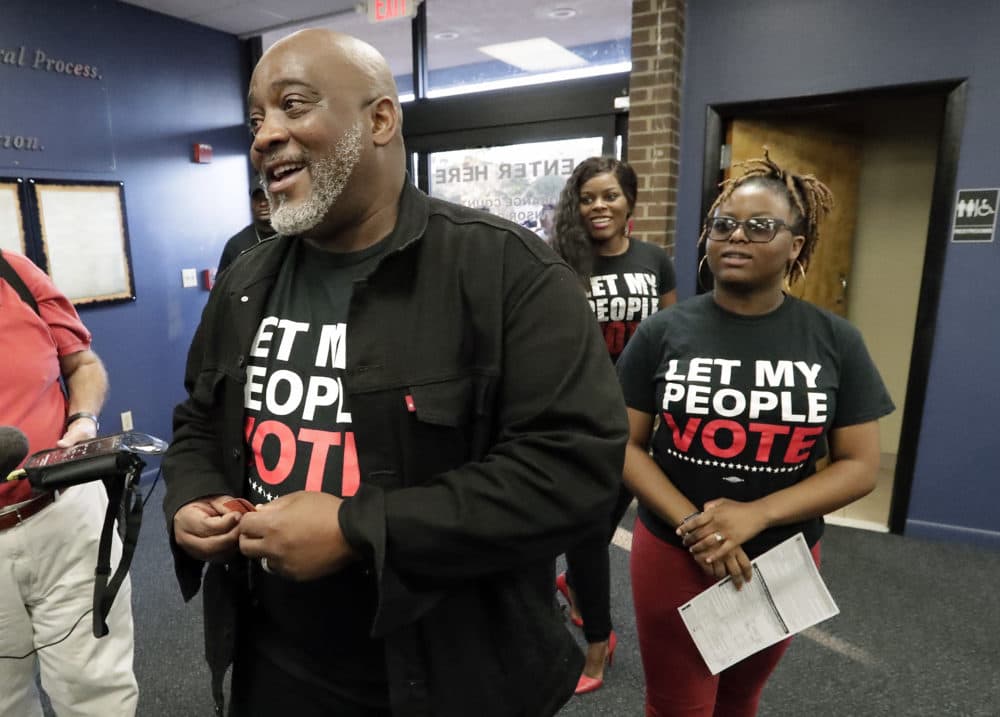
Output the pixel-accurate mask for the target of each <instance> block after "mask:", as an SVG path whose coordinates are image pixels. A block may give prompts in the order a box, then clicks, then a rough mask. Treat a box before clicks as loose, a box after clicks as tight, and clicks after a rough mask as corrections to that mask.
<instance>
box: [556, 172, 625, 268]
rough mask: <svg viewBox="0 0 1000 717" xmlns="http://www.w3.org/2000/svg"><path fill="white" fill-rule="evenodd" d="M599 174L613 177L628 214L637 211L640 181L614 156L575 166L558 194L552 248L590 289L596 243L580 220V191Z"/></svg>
mask: <svg viewBox="0 0 1000 717" xmlns="http://www.w3.org/2000/svg"><path fill="white" fill-rule="evenodd" d="M599 174H613V175H614V176H615V179H616V180H618V185H619V186H620V187H621V188H622V194H624V195H625V200H626V201H627V202H628V207H629V214H631V213H632V212H633V211H634V210H635V201H636V197H637V196H638V193H639V179H638V177H636V174H635V170H634V169H632V167H630V166H629V165H628V163H626V162H622V161H620V160H617V159H615V158H614V157H590V158H588V159H585V160H583V161H582V162H580V164H578V165H576V168H575V169H574V170H573V173H572V174H571V175H570V176H569V179H567V180H566V184H565V186H563V188H562V192H561V193H560V194H559V204H558V206H557V207H556V224H555V237H554V238H553V240H552V247H553V248H554V249H555V250H556V252H557V253H558V254H559V256H561V257H562V258H563V261H565V262H566V263H567V264H569V266H570V268H571V269H573V271H575V272H576V273H577V275H578V276H579V277H580V279H581V280H582V281H584V283H585V284H586V285H588V286H589V281H588V280H589V279H590V273H591V271H592V269H593V266H594V243H593V242H592V241H591V240H590V234H589V233H588V232H587V229H586V227H585V226H584V224H583V219H581V217H580V189H581V188H582V187H583V185H584V184H586V183H587V182H589V181H590V180H591V179H593V178H594V177H596V176H597V175H599Z"/></svg>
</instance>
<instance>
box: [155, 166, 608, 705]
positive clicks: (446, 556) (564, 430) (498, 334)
mask: <svg viewBox="0 0 1000 717" xmlns="http://www.w3.org/2000/svg"><path fill="white" fill-rule="evenodd" d="M292 241H296V240H295V239H288V238H278V239H273V240H270V241H265V242H263V243H261V244H260V245H258V246H257V247H255V248H253V249H252V250H250V251H248V252H246V253H244V254H243V255H242V256H240V257H239V259H238V260H237V261H236V263H235V264H234V265H233V266H232V267H231V269H230V270H229V271H227V272H225V273H224V274H222V275H220V280H219V283H218V284H217V285H216V287H215V289H214V290H213V292H212V294H211V295H210V297H209V300H208V304H207V306H206V307H205V311H204V314H203V316H202V321H201V324H200V325H199V327H198V330H197V331H196V333H195V336H194V340H193V342H192V345H191V351H190V355H189V358H188V365H187V371H186V376H185V385H186V387H187V390H188V393H189V398H188V400H187V401H185V402H184V403H182V404H180V405H179V406H178V407H177V409H176V411H175V415H174V439H173V443H172V445H171V447H170V450H169V452H168V455H167V457H166V459H165V461H164V465H163V468H164V475H165V478H166V484H167V493H166V497H165V499H164V510H165V513H166V518H167V525H168V526H171V525H172V520H173V515H174V513H175V512H176V511H177V510H178V508H180V507H181V506H182V505H184V504H185V503H187V502H189V501H191V500H195V499H197V498H200V497H203V496H206V495H213V494H224V493H228V494H232V495H242V494H243V491H244V482H245V475H244V464H245V458H244V439H243V434H242V430H243V429H242V426H243V385H244V381H245V373H244V369H245V364H246V361H245V355H246V353H247V351H248V350H249V347H250V344H251V341H252V339H253V337H254V333H255V331H256V329H257V326H258V323H259V321H260V319H261V318H262V313H263V311H264V308H265V305H266V302H267V298H268V294H269V293H270V290H271V288H272V286H273V284H274V281H275V278H276V276H277V274H278V271H279V268H280V266H281V263H282V259H283V258H284V256H285V253H286V251H287V247H288V246H289V245H290V242H292ZM387 241H388V242H389V245H388V246H389V248H388V249H387V250H386V252H385V253H384V254H383V256H382V258H381V260H380V262H379V265H378V266H377V268H376V269H375V270H374V271H373V272H372V274H371V275H370V276H369V277H368V278H367V279H366V280H363V281H359V282H356V284H355V289H354V294H353V297H352V299H351V305H350V313H349V318H348V322H347V325H348V343H347V345H348V355H347V369H346V373H345V376H346V378H345V390H346V392H347V394H348V397H349V404H348V405H349V406H350V409H351V414H352V423H353V428H354V431H355V435H356V436H357V437H358V438H357V446H358V451H359V455H358V460H359V464H360V468H361V475H362V484H361V489H360V490H359V492H358V493H357V494H356V495H355V496H353V497H351V498H348V499H347V500H346V502H345V503H344V505H343V507H342V508H341V511H340V520H341V526H342V529H343V531H344V534H345V536H346V537H347V539H348V541H349V542H350V543H351V544H352V546H354V547H355V549H357V550H359V551H360V552H361V553H362V554H363V555H365V556H366V559H367V561H368V564H369V567H370V569H372V570H374V571H375V574H376V578H377V582H378V589H379V604H378V607H377V614H376V618H375V622H374V624H373V626H372V634H373V635H374V636H376V637H384V638H385V643H386V662H387V669H388V675H389V687H390V700H391V703H392V708H393V714H394V715H396V716H397V717H402V716H406V717H410V716H414V717H415V716H420V717H468V715H471V714H476V715H477V717H515V716H516V717H543V716H547V715H552V714H554V713H555V712H556V711H557V710H558V709H559V707H560V706H561V705H562V704H563V703H564V702H565V701H566V700H567V699H568V698H569V697H570V695H571V694H572V691H573V688H574V686H575V684H576V680H577V678H578V677H579V674H580V670H581V668H582V656H581V655H580V652H579V650H578V649H577V647H576V645H575V643H574V641H573V640H572V638H571V636H570V635H569V633H568V631H567V630H566V629H565V626H564V624H563V621H562V619H561V615H560V614H559V612H558V611H557V609H556V607H555V602H554V599H553V586H552V580H553V577H554V568H553V560H554V558H555V556H556V555H558V554H559V553H561V552H564V551H565V550H566V549H567V548H569V547H570V546H571V545H572V544H573V543H574V542H575V541H576V540H578V539H579V537H580V536H581V535H583V534H584V533H585V532H586V530H587V529H588V527H590V526H593V525H594V524H595V522H596V523H600V522H602V521H606V520H607V513H608V512H609V510H610V507H611V503H612V501H613V498H614V496H615V494H616V492H617V485H618V481H619V480H620V476H621V469H622V464H623V460H624V446H625V440H626V436H627V431H628V428H627V419H626V416H625V409H624V403H623V401H622V398H621V393H620V389H619V387H618V383H617V381H616V378H615V375H614V372H613V369H612V366H611V362H610V360H609V359H608V355H607V349H606V347H605V345H604V342H603V341H602V339H601V337H600V335H599V332H598V330H597V325H596V322H595V321H594V318H593V315H592V313H591V311H590V309H589V307H588V306H587V302H586V300H585V298H584V295H583V292H582V290H581V287H580V285H579V283H578V281H577V279H576V278H575V276H574V274H573V273H572V272H571V271H570V270H569V269H568V268H567V267H566V266H565V265H564V264H563V263H562V262H561V261H560V260H559V259H558V258H557V257H556V256H555V255H554V254H553V253H552V252H551V250H549V249H548V247H546V246H544V245H543V243H542V242H541V241H539V240H538V238H537V237H536V236H535V235H533V234H532V233H531V232H528V231H527V230H522V229H521V228H519V227H516V226H515V225H513V224H511V223H509V222H506V221H505V220H502V219H498V218H496V217H492V216H490V215H487V214H483V213H481V212H475V211H472V210H468V209H464V208H462V207H458V206H455V205H452V204H448V203H445V202H441V201H438V200H435V199H431V198H428V197H427V196H426V195H424V194H423V193H421V192H420V191H418V190H416V189H415V188H413V187H412V186H410V185H409V184H407V186H406V188H405V189H404V190H403V193H402V196H401V199H400V206H399V218H398V220H397V224H396V227H395V229H394V230H393V232H392V234H391V235H390V236H389V238H388V240H387ZM407 395H409V396H410V397H412V404H413V406H414V407H415V409H416V410H415V412H411V411H409V410H408V408H407V403H406V400H405V397H406V396H407ZM174 557H175V568H176V572H177V577H178V580H179V581H180V585H181V590H182V591H183V594H184V597H185V599H190V598H191V597H192V596H193V595H194V594H195V593H196V592H197V591H198V588H199V583H200V580H201V573H202V567H203V566H202V564H201V563H200V562H198V561H196V560H194V559H192V558H191V557H189V556H188V555H186V554H185V553H184V552H183V551H180V550H178V549H176V546H175V550H174ZM245 570H246V567H245V564H243V561H236V562H234V563H232V564H230V565H227V566H216V565H213V566H211V567H209V569H208V571H207V572H206V575H205V585H204V594H205V627H206V650H207V657H208V660H209V663H210V664H211V666H212V669H213V674H214V676H215V677H216V690H217V697H218V696H221V688H220V686H221V675H222V673H223V672H224V671H225V668H226V666H227V665H228V664H229V661H230V660H231V657H232V640H233V635H234V630H235V621H234V618H233V605H234V602H233V601H234V600H238V599H239V593H240V587H239V586H241V585H245V578H244V576H243V575H242V573H243V572H244V571H245Z"/></svg>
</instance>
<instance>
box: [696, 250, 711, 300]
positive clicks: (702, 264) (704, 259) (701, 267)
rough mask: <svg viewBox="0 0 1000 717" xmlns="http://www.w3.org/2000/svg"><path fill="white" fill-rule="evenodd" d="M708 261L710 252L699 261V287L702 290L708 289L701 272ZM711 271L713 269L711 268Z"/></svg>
mask: <svg viewBox="0 0 1000 717" xmlns="http://www.w3.org/2000/svg"><path fill="white" fill-rule="evenodd" d="M706 261H708V254H705V255H704V256H702V257H701V261H699V262H698V288H699V289H701V290H702V291H707V289H706V287H705V283H704V282H703V281H702V280H701V272H702V270H703V269H704V268H705V262H706ZM709 271H711V269H709Z"/></svg>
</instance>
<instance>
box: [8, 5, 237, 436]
mask: <svg viewBox="0 0 1000 717" xmlns="http://www.w3.org/2000/svg"><path fill="white" fill-rule="evenodd" d="M0 16H2V20H0V48H7V47H12V46H21V45H26V46H27V47H28V48H29V52H30V51H31V50H32V49H35V48H36V47H43V48H46V49H47V50H49V51H50V52H53V53H56V52H58V53H62V54H64V55H65V56H67V57H71V58H79V59H80V61H86V62H91V61H92V62H94V63H99V66H100V70H101V74H102V80H101V81H100V82H99V83H98V85H99V86H101V87H103V88H104V91H105V92H106V96H107V100H106V111H105V115H106V116H109V117H110V127H111V129H110V139H111V143H112V147H111V151H113V157H112V158H113V164H112V165H110V166H105V167H103V168H102V167H101V166H100V162H98V161H96V160H93V159H92V158H91V157H90V156H89V155H88V157H86V158H85V161H84V162H81V157H80V156H76V155H75V154H74V153H73V151H72V146H64V144H65V143H63V142H60V141H57V140H58V139H60V135H59V134H58V133H62V132H79V134H80V135H81V136H84V137H87V138H89V139H90V140H91V141H92V142H94V143H97V146H98V147H97V148H98V151H97V152H96V154H97V155H100V154H101V153H102V152H104V150H105V147H104V146H103V145H102V144H100V143H101V142H103V141H104V140H103V136H104V133H103V132H102V131H101V129H100V128H99V127H95V126H93V125H86V124H85V125H83V126H81V125H80V120H79V115H80V112H79V107H76V108H74V105H73V103H72V102H68V101H67V97H66V95H65V94H64V93H63V92H60V84H59V83H58V82H56V81H55V80H53V78H51V77H41V76H39V75H37V73H36V75H34V76H31V75H27V74H18V75H15V74H12V73H29V72H31V70H30V68H22V69H19V70H15V69H13V68H10V67H8V68H6V69H7V70H8V72H7V74H3V70H4V68H3V67H2V66H0V106H2V107H3V112H2V113H0V118H2V119H3V120H4V122H3V123H0V124H6V125H7V126H14V125H17V126H19V127H24V126H30V127H31V128H32V133H33V134H37V135H41V136H43V137H48V138H50V140H51V141H50V142H48V143H47V146H46V149H45V151H44V152H43V154H44V162H41V161H39V160H38V159H35V160H32V159H31V158H28V157H22V158H21V159H20V160H18V161H19V165H18V166H15V165H14V163H13V161H12V160H11V158H10V153H7V155H3V154H0V176H23V177H40V178H49V179H70V180H79V181H85V180H114V181H122V182H124V183H125V204H126V210H127V214H128V229H129V235H130V243H131V253H132V265H133V271H134V275H135V289H136V300H135V301H134V302H132V303H125V304H115V305H110V306H103V307H89V308H87V307H85V308H81V310H80V313H81V316H82V317H83V320H84V322H85V323H86V324H87V326H88V327H89V328H90V330H91V331H92V332H93V334H94V349H95V350H96V351H97V352H98V353H99V354H100V355H101V357H102V358H103V359H104V362H105V364H106V365H107V368H108V371H109V373H110V376H111V394H110V396H109V399H108V403H107V406H106V407H105V410H104V412H103V419H104V423H105V432H114V431H116V430H118V429H119V426H120V419H119V414H120V412H121V411H124V410H127V409H128V410H131V411H132V412H133V416H134V419H135V427H136V429H137V430H141V431H145V432H147V433H153V434H155V435H158V436H161V437H164V438H169V437H170V413H171V410H172V408H173V405H174V404H175V403H176V402H177V401H179V400H180V399H181V398H182V396H183V385H182V379H183V367H184V360H185V358H186V355H187V349H188V345H189V343H190V341H191V336H192V334H193V333H194V328H195V326H196V325H197V322H198V319H199V317H200V314H201V309H202V307H203V306H204V304H205V300H206V297H207V296H208V293H207V292H206V291H203V290H202V289H201V288H195V289H184V288H182V287H181V269H182V268H190V267H194V268H197V269H198V270H199V271H200V270H201V269H205V268H209V267H214V266H215V264H216V262H217V260H218V257H219V254H220V252H221V251H222V246H223V244H224V242H225V240H226V238H228V237H229V236H230V235H231V234H233V233H235V232H236V231H237V230H239V229H240V228H242V227H243V226H245V225H246V224H247V223H248V221H249V220H250V213H249V206H248V199H247V193H248V191H249V186H248V166H247V159H246V157H247V148H248V146H249V138H248V135H247V131H246V125H245V116H244V104H243V95H244V93H245V88H246V79H245V77H244V75H245V71H244V60H242V59H241V48H240V43H239V41H238V40H237V39H236V38H235V37H233V36H231V35H227V34H224V33H220V32H215V31H212V30H208V29H205V28H201V27H198V26H196V25H192V24H190V23H185V22H182V21H179V20H176V19H173V18H170V17H167V16H164V15H159V14H156V13H151V12H148V11H146V10H143V9H141V8H136V7H133V6H130V5H125V4H121V3H118V2H113V1H112V0H94V1H85V2H81V1H79V0H3V10H2V11H0ZM13 77H18V78H21V79H20V80H19V81H18V82H16V83H15V82H14V81H12V78H13ZM25 77H33V78H34V79H32V81H31V82H30V83H27V84H26V83H25V81H24V79H23V78H25ZM4 78H6V79H7V80H8V81H7V82H3V81H2V80H3V79H4ZM66 82H67V83H69V84H66V83H63V84H65V85H66V86H67V87H72V88H74V89H75V91H77V92H81V91H82V90H80V89H79V88H80V86H81V85H80V84H72V83H82V82H83V80H80V79H77V78H72V79H70V80H67V81H66ZM89 87H91V90H88V91H92V89H93V87H95V85H91V86H89ZM28 99H30V100H31V101H30V102H28V101H27V100H28ZM92 99H93V98H92V97H90V98H89V99H87V98H85V99H84V101H91V100H92ZM20 108H29V109H28V110H24V109H20ZM86 110H87V112H86V113H84V117H85V118H87V119H86V120H85V121H86V122H100V119H98V120H94V116H95V115H99V114H100V113H99V112H96V111H95V110H94V107H93V106H92V105H87V107H86ZM0 134H3V132H2V131H0ZM195 142H207V143H209V144H211V145H212V146H213V148H214V161H213V162H212V163H211V164H207V165H199V164H194V163H192V161H191V145H192V144H193V143H195ZM94 154H95V152H90V155H94ZM27 164H34V165H35V166H39V165H44V166H45V167H47V169H32V168H28V167H26V166H25V165H27ZM86 239H87V238H86V237H85V236H81V237H80V240H81V241H86Z"/></svg>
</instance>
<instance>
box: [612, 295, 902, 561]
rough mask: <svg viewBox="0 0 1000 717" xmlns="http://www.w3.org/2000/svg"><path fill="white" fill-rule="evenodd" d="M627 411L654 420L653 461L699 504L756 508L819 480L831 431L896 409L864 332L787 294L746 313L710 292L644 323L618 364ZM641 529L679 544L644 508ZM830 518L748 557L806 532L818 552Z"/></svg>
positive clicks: (754, 548)
mask: <svg viewBox="0 0 1000 717" xmlns="http://www.w3.org/2000/svg"><path fill="white" fill-rule="evenodd" d="M617 369H618V376H619V380H620V381H621V384H622V390H623V392H624V394H625V403H626V405H628V406H629V407H630V408H633V409H635V410H638V411H643V412H645V413H649V414H653V415H657V416H658V417H659V418H660V421H659V427H658V428H657V430H656V433H655V434H654V436H653V441H652V449H653V457H654V459H655V460H656V462H657V464H658V465H659V466H660V468H662V469H663V472H664V473H665V474H666V475H667V476H668V477H669V478H670V480H671V482H672V483H673V484H674V485H675V486H677V488H678V489H679V490H680V491H681V492H682V493H683V494H684V495H685V496H687V498H688V499H689V500H691V502H693V503H694V504H695V505H696V506H698V507H699V508H701V507H702V506H703V505H704V504H705V502H707V501H709V500H713V499H715V498H730V499H733V500H738V501H751V500H756V499H758V498H761V497H763V496H765V495H768V494H770V493H773V492H775V491H778V490H781V489H783V488H786V487H788V486H790V485H793V484H795V483H798V482H799V481H801V480H802V479H804V478H806V477H808V476H809V475H811V474H812V473H814V472H815V462H816V458H817V457H818V455H817V454H818V452H819V451H818V448H819V446H820V445H821V444H822V441H821V440H820V439H821V437H825V436H826V434H827V432H828V431H829V430H830V429H831V428H840V427H844V426H852V425H856V424H859V423H865V422H867V421H871V420H875V419H877V418H880V417H882V416H885V415H886V414H888V413H891V412H892V410H893V404H892V400H891V398H890V397H889V393H888V391H887V390H886V388H885V384H884V383H883V382H882V379H881V377H880V376H879V374H878V370H877V369H876V368H875V365H874V363H873V362H872V360H871V357H870V356H869V355H868V351H867V349H866V348H865V345H864V342H863V341H862V338H861V334H860V333H859V332H858V330H857V329H856V328H855V327H854V326H852V325H851V324H850V323H848V322H847V321H845V320H844V319H842V318H840V317H838V316H835V315H834V314H831V313H830V312H827V311H824V310H822V309H819V308H817V307H815V306H813V305H811V304H808V303H806V302H804V301H800V300H798V299H795V298H793V297H790V296H786V297H785V300H784V301H783V302H782V304H781V305H780V306H779V307H778V308H777V309H775V310H774V311H772V312H771V313H768V314H765V315H763V316H741V315H737V314H732V313H730V312H727V311H725V310H724V309H722V308H721V307H720V306H719V305H718V304H716V303H715V301H714V300H713V298H712V295H711V294H703V295H701V296H697V297H694V298H692V299H690V300H688V301H684V302H682V303H680V304H677V305H675V306H672V307H670V308H669V309H666V310H665V311H661V312H659V313H657V314H656V315H655V316H653V317H651V318H650V319H649V320H648V321H646V322H644V323H643V324H642V325H641V326H640V327H639V329H638V331H637V332H636V334H635V336H634V337H633V338H632V340H631V341H630V342H629V344H628V346H627V347H626V348H625V351H624V352H623V353H622V355H621V357H620V358H619V360H618V365H617ZM639 516H640V518H642V520H643V523H645V525H646V526H647V527H648V528H649V529H650V531H651V532H653V533H654V534H655V535H657V536H659V537H660V538H662V539H663V540H666V541H668V542H670V543H672V544H674V545H677V546H680V545H681V542H680V539H679V538H678V537H677V536H676V535H675V533H674V528H673V526H671V525H669V524H668V523H667V522H666V521H664V520H662V519H661V518H659V517H658V516H656V515H654V514H653V513H652V512H651V511H649V510H648V509H646V508H644V507H643V506H640V508H639ZM822 530H823V521H822V518H815V519H812V520H808V521H804V522H802V523H796V524H792V525H784V526H779V527H776V528H771V529H768V530H765V531H764V532H763V533H761V534H760V535H758V536H757V537H755V538H754V539H752V540H750V541H748V542H747V543H746V544H745V545H744V546H743V547H744V550H746V552H747V555H749V556H750V557H751V558H753V557H755V556H756V555H759V554H760V553H762V552H764V551H765V550H767V549H769V548H771V547H773V546H774V545H777V544H778V543H779V542H781V541H782V540H784V539H785V538H787V537H789V536H791V535H794V534H795V533H797V532H799V531H802V532H803V533H804V534H805V537H806V539H807V541H808V542H809V544H810V545H813V544H814V543H815V542H816V541H817V540H818V539H819V537H820V535H821V534H822Z"/></svg>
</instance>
